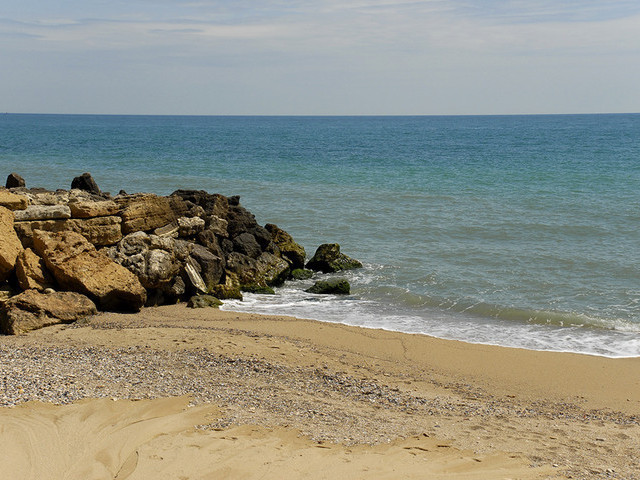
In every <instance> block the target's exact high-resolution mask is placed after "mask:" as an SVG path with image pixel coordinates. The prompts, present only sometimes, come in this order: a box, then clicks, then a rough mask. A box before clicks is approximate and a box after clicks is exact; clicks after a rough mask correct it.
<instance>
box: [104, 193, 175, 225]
mask: <svg viewBox="0 0 640 480" xmlns="http://www.w3.org/2000/svg"><path fill="white" fill-rule="evenodd" d="M116 203H118V204H119V205H120V207H121V208H122V213H121V216H122V233H123V234H125V235H126V234H129V233H132V232H147V231H151V230H154V229H156V228H160V227H164V226H165V225H167V224H169V223H172V222H174V221H175V220H176V217H175V214H174V213H173V210H172V209H171V205H170V203H169V200H168V199H167V198H165V197H159V196H157V195H153V194H142V195H131V196H126V197H116Z"/></svg>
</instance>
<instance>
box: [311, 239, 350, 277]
mask: <svg viewBox="0 0 640 480" xmlns="http://www.w3.org/2000/svg"><path fill="white" fill-rule="evenodd" d="M306 267H307V268H308V269H310V270H315V271H318V272H322V273H334V272H339V271H342V270H351V269H354V268H362V263H360V262H359V261H358V260H355V259H353V258H350V257H348V256H346V255H345V254H344V253H341V252H340V245H338V244H337V243H324V244H322V245H320V246H319V247H318V249H317V250H316V253H315V254H314V255H313V257H312V258H311V260H309V262H308V263H307V266H306Z"/></svg>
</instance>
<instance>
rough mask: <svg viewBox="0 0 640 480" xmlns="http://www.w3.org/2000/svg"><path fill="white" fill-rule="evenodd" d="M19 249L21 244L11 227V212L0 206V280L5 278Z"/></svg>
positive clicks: (13, 264) (14, 262)
mask: <svg viewBox="0 0 640 480" xmlns="http://www.w3.org/2000/svg"><path fill="white" fill-rule="evenodd" d="M21 251H22V244H21V243H20V240H19V239H18V236H17V235H16V232H15V230H14V228H13V212H12V211H11V210H8V209H7V208H5V207H0V282H1V281H4V280H6V279H7V277H8V276H9V274H10V273H11V271H12V270H13V268H14V267H15V265H16V259H17V258H18V254H19V253H20V252H21Z"/></svg>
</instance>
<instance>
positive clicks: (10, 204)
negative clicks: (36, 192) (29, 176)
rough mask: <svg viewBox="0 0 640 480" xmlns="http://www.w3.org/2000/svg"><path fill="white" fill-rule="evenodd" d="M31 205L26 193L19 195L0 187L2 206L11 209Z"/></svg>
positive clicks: (0, 205) (0, 204) (21, 208)
mask: <svg viewBox="0 0 640 480" xmlns="http://www.w3.org/2000/svg"><path fill="white" fill-rule="evenodd" d="M28 205H29V198H28V197H26V196H25V195H18V194H15V193H12V192H10V191H9V190H1V189H0V207H4V208H6V209H9V210H24V209H25V208H27V206H28Z"/></svg>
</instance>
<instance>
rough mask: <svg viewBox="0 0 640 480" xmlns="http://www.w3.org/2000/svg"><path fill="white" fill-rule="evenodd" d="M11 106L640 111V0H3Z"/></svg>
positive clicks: (1, 92) (6, 101)
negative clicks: (53, 0) (55, 0)
mask: <svg viewBox="0 0 640 480" xmlns="http://www.w3.org/2000/svg"><path fill="white" fill-rule="evenodd" d="M0 111H2V112H13V113H98V114H174V115H465V114H521V113H522V114H527V113H533V114H536V113H616V112H640V1H638V0H619V1H617V0H502V1H499V0H482V1H480V0H417V1H412V0H404V1H403V0H356V1H350V0H340V1H339V0H314V1H306V0H291V1H284V0H252V1H248V0H233V1H231V0H220V1H207V0H104V1H102V0H100V1H97V0H60V1H57V2H52V1H50V0H0Z"/></svg>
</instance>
